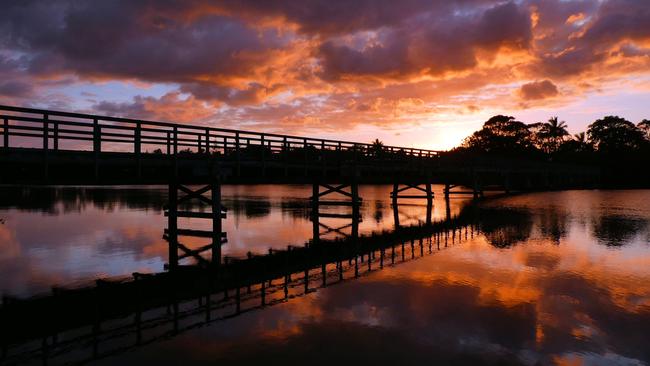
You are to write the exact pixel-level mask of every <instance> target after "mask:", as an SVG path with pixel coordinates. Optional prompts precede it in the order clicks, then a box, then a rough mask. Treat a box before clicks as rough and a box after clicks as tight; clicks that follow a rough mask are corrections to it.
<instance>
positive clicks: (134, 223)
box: [0, 186, 650, 365]
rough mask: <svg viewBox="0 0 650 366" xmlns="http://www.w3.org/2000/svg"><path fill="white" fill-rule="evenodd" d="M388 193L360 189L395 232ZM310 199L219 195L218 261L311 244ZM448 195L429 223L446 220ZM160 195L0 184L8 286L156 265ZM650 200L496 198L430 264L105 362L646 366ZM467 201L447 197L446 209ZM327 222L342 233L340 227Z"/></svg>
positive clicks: (649, 355) (646, 196)
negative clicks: (222, 216)
mask: <svg viewBox="0 0 650 366" xmlns="http://www.w3.org/2000/svg"><path fill="white" fill-rule="evenodd" d="M439 189H440V187H438V189H437V191H439ZM389 192H390V187H388V186H364V187H362V188H361V190H360V195H361V196H362V197H363V199H364V204H363V207H362V209H361V213H362V218H363V221H362V222H361V223H360V233H361V234H368V233H370V232H373V231H379V230H393V229H394V227H395V225H396V223H395V216H394V211H393V208H392V207H391V205H390V201H389V198H388V197H389ZM310 193H311V188H310V187H306V186H230V187H224V201H225V205H226V206H227V207H229V209H230V210H229V212H228V218H227V219H226V220H225V221H224V228H225V231H227V233H228V240H229V242H228V244H226V245H225V246H224V254H227V255H232V256H242V255H245V254H246V253H247V252H249V251H250V252H253V253H266V252H267V251H268V248H270V247H273V248H286V246H287V245H298V246H301V245H303V244H304V243H305V242H306V241H308V240H310V239H311V237H312V223H311V222H310V221H309V208H308V202H307V200H306V198H307V197H308V196H309V195H310ZM440 198H441V195H440V194H439V192H438V195H437V197H436V201H435V204H434V207H433V212H432V218H433V220H434V221H437V220H444V219H445V217H446V215H447V207H446V205H445V202H444V200H441V199H440ZM165 200H166V190H165V189H164V188H160V187H149V188H147V189H138V188H129V187H112V188H111V187H109V188H65V189H43V188H39V189H26V188H11V187H5V188H2V189H0V220H1V222H2V223H0V292H2V293H3V294H5V295H11V296H17V297H29V296H32V295H35V294H41V293H46V292H48V291H50V288H51V287H52V286H80V285H82V284H84V283H87V282H89V280H92V279H95V278H104V277H114V276H121V275H128V274H130V273H132V272H135V271H139V272H160V271H162V270H163V266H164V263H166V261H167V246H166V242H165V241H164V240H163V239H162V233H163V229H164V227H165V225H166V219H165V217H164V216H163V215H162V205H163V204H164V202H165ZM649 202H650V191H568V192H551V193H536V194H527V195H520V196H513V197H507V198H494V199H489V200H486V201H485V202H483V203H481V204H480V210H482V212H483V216H482V218H481V220H483V223H482V224H481V225H480V226H481V230H480V233H479V232H477V233H476V235H475V236H474V237H472V235H471V234H470V235H469V236H467V239H466V240H465V236H464V235H465V234H464V232H463V233H461V235H460V237H461V238H462V239H463V240H456V241H455V242H453V243H454V244H451V242H450V243H449V245H448V246H447V247H444V246H443V247H442V248H441V249H440V250H437V249H435V250H433V253H432V254H430V255H429V254H425V255H420V253H418V252H417V251H416V253H415V254H413V253H410V252H408V255H407V257H408V258H410V257H411V255H412V257H413V258H414V259H413V260H408V261H405V262H403V263H401V262H400V261H398V262H397V264H395V265H392V266H388V265H387V266H385V267H384V268H383V269H381V270H378V269H377V268H374V269H373V270H372V271H370V272H368V273H366V272H365V271H364V274H363V275H362V276H360V278H358V279H351V280H347V281H344V282H342V283H339V284H337V285H335V286H330V287H327V288H320V289H318V290H317V291H312V292H310V293H308V294H307V295H305V296H295V297H292V298H290V299H289V300H288V301H281V302H278V303H276V304H274V305H272V306H267V307H265V308H262V309H259V310H256V311H251V312H246V313H243V314H241V315H237V316H235V317H232V318H229V319H226V320H221V321H217V322H213V323H211V324H209V325H205V326H200V327H197V328H194V329H191V330H188V331H186V332H183V333H180V334H178V335H175V336H169V337H165V338H164V339H162V340H160V341H157V342H153V343H151V344H146V345H142V346H139V347H133V348H129V350H128V351H126V352H121V353H117V354H116V355H113V356H110V357H107V358H104V359H101V360H99V361H98V362H99V363H103V364H119V365H126V364H133V365H140V364H154V363H155V364H170V365H177V364H185V365H192V364H217V363H220V362H221V363H223V362H232V363H241V364H261V363H263V364H278V363H286V364H303V363H304V364H317V365H321V364H322V365H324V364H352V363H356V364H397V363H399V364H409V365H410V364H414V365H429V364H525V365H537V364H542V365H545V364H561V365H563V364H567V365H575V364H578V365H580V364H585V365H592V364H596V365H600V364H621V365H637V364H648V363H650V204H649ZM412 203H414V204H413V205H400V207H399V211H398V219H399V224H400V225H402V226H409V225H417V224H418V223H423V222H424V221H425V220H426V212H427V208H426V206H423V205H421V204H417V202H412ZM468 205H469V201H467V200H461V199H453V200H452V201H451V203H450V207H449V214H450V215H451V216H452V217H453V216H454V215H456V214H459V213H460V212H462V211H463V210H467V209H471V208H468V207H469V206H468ZM336 210H345V208H338V209H335V210H334V211H336ZM329 220H330V221H327V220H324V221H323V222H324V223H325V224H326V225H327V226H329V227H332V228H336V227H339V226H345V224H346V221H345V220H339V221H337V220H336V219H329ZM195 221H196V220H195ZM185 224H188V225H189V224H194V225H195V226H196V225H199V226H200V225H202V223H197V222H192V221H191V220H188V222H186V223H185ZM322 229H323V230H326V228H322ZM341 231H342V232H343V233H344V234H347V233H349V232H350V231H349V228H347V229H342V230H341ZM328 235H329V236H331V237H334V236H336V235H339V236H341V235H342V234H337V233H336V232H332V233H330V234H328ZM450 240H451V239H450ZM427 253H428V252H427ZM1 332H2V329H1V328H0V333H1ZM119 341H120V340H119V339H118V340H116V342H119ZM82 358H83V357H82ZM70 360H73V361H74V358H66V357H65V355H63V356H62V357H60V358H59V359H57V358H53V359H51V360H48V362H49V363H53V364H56V363H58V362H64V361H70ZM31 362H34V363H40V362H41V360H39V359H36V360H31Z"/></svg>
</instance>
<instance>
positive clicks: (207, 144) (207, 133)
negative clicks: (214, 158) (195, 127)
mask: <svg viewBox="0 0 650 366" xmlns="http://www.w3.org/2000/svg"><path fill="white" fill-rule="evenodd" d="M203 144H204V146H205V154H206V155H210V129H209V128H206V129H205V142H204V143H203Z"/></svg>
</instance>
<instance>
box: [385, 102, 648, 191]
mask: <svg viewBox="0 0 650 366" xmlns="http://www.w3.org/2000/svg"><path fill="white" fill-rule="evenodd" d="M375 143H377V142H375ZM448 154H450V155H453V156H455V157H457V158H478V157H481V158H484V157H491V158H507V159H515V160H519V161H536V162H547V163H551V164H564V165H567V164H568V165H573V166H577V167H588V168H597V169H599V170H600V173H601V182H600V186H601V187H603V188H650V120H648V119H644V120H643V121H641V122H639V123H638V124H636V125H635V124H634V123H632V122H630V121H628V120H626V119H624V118H621V117H618V116H605V117H603V118H601V119H598V120H596V121H594V122H593V123H591V124H590V125H589V126H588V128H587V131H585V132H580V133H578V134H575V135H570V134H569V132H568V131H567V125H566V123H565V122H564V121H560V120H559V119H558V117H552V118H550V119H549V120H548V121H547V122H537V123H532V124H526V123H524V122H521V121H517V120H516V119H515V118H514V117H512V116H504V115H497V116H494V117H492V118H490V119H489V120H487V121H486V122H485V123H484V124H483V127H482V128H481V129H480V130H478V131H476V132H474V133H473V134H472V135H470V136H469V137H467V138H465V140H463V142H462V143H461V145H460V146H458V147H456V148H454V149H452V150H450V151H449V153H448Z"/></svg>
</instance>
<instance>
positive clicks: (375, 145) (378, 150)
mask: <svg viewBox="0 0 650 366" xmlns="http://www.w3.org/2000/svg"><path fill="white" fill-rule="evenodd" d="M371 144H372V151H373V154H374V155H375V156H379V155H381V154H382V152H383V151H384V143H383V142H381V141H380V140H379V139H375V141H373V142H372V143H371Z"/></svg>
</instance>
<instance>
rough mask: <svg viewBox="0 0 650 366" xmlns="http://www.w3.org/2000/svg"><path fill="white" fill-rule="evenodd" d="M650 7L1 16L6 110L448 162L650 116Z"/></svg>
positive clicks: (71, 10) (299, 8)
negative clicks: (280, 136)
mask: <svg viewBox="0 0 650 366" xmlns="http://www.w3.org/2000/svg"><path fill="white" fill-rule="evenodd" d="M649 103H650V2H649V1H648V0H519V1H516V0H515V1H499V0H456V1H448V0H400V1H394V0H349V1H332V0H300V1H293V0H278V1H266V0H222V1H198V0H158V1H154V0H114V1H75V0H68V1H66V0H3V1H2V12H1V13H0V104H4V105H18V106H28V107H39V108H51V109H58V110H74V111H79V112H90V113H96V114H104V115H113V116H122V117H132V118H141V119H148V120H161V121H169V122H179V123H188V124H189V123H191V124H197V125H209V126H214V127H224V128H240V129H246V130H252V131H267V132H278V133H285V134H294V135H308V136H312V137H323V138H337V139H345V140H353V141H360V142H369V141H371V140H373V139H375V138H379V139H380V140H382V141H384V142H385V143H387V144H391V145H405V146H413V147H421V148H432V149H449V148H451V147H454V146H456V145H458V144H459V143H460V142H461V141H462V140H463V138H465V137H466V136H468V135H470V134H471V133H472V132H473V131H475V130H477V129H479V128H480V127H481V125H482V123H483V122H485V121H486V120H487V119H488V118H489V117H491V116H493V115H496V114H505V115H510V116H514V117H516V118H517V119H518V120H521V121H523V122H526V123H533V122H539V121H545V120H547V119H548V118H550V117H552V116H558V117H559V119H560V120H564V121H566V122H567V124H568V126H569V132H571V133H577V132H580V131H583V130H585V129H586V128H587V126H588V125H589V124H590V123H591V122H593V121H595V120H596V119H598V118H601V117H603V116H605V115H618V116H621V117H624V118H626V119H628V120H630V121H632V122H634V123H638V122H640V121H641V120H642V119H644V118H650V109H649V108H648V107H647V106H648V104H649Z"/></svg>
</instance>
